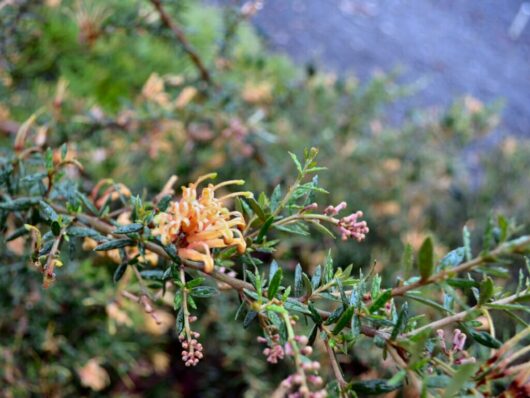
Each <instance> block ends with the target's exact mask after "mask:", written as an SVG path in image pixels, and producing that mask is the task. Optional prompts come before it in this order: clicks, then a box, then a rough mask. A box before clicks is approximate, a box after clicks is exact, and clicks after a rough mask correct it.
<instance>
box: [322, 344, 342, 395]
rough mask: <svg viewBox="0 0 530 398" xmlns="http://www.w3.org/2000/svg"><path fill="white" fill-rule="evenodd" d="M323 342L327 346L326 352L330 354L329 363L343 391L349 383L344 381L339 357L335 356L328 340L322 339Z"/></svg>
mask: <svg viewBox="0 0 530 398" xmlns="http://www.w3.org/2000/svg"><path fill="white" fill-rule="evenodd" d="M322 340H323V341H324V345H325V346H326V351H327V352H328V356H329V361H330V362H331V368H332V369H333V374H334V375H335V379H337V381H338V382H339V385H340V387H341V389H342V388H344V387H346V386H347V385H348V383H347V382H346V380H344V375H343V374H342V369H341V368H340V365H339V363H338V362H337V356H336V355H335V352H334V351H333V348H331V347H330V345H329V341H328V340H327V339H322Z"/></svg>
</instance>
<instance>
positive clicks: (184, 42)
mask: <svg viewBox="0 0 530 398" xmlns="http://www.w3.org/2000/svg"><path fill="white" fill-rule="evenodd" d="M149 1H150V2H151V4H152V5H153V6H154V7H155V8H156V11H157V12H158V15H160V20H161V21H162V23H163V24H164V26H165V27H166V28H168V29H169V30H171V31H172V32H173V34H174V35H175V36H176V38H177V40H178V42H179V43H180V45H181V46H182V49H183V50H184V52H185V53H186V54H187V55H188V57H190V59H191V62H193V64H194V65H195V66H196V67H197V69H198V70H199V74H200V75H201V79H202V80H204V81H205V82H206V83H208V84H212V83H213V81H212V78H211V76H210V72H208V69H206V67H205V66H204V63H203V62H202V60H201V58H200V57H199V54H197V52H196V51H195V50H194V49H193V48H192V47H191V45H190V43H189V41H188V39H187V38H186V34H185V33H184V30H182V28H181V27H180V26H178V25H177V24H176V23H175V21H173V20H172V19H171V17H170V16H169V14H168V13H167V12H166V10H165V9H164V6H163V5H162V2H161V1H160V0H149Z"/></svg>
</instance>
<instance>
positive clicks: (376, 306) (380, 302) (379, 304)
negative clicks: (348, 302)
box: [370, 289, 392, 314]
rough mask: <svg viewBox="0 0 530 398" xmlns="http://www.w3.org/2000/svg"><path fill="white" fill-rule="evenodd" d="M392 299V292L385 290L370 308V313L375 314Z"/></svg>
mask: <svg viewBox="0 0 530 398" xmlns="http://www.w3.org/2000/svg"><path fill="white" fill-rule="evenodd" d="M391 298H392V290H391V289H388V290H385V291H384V292H383V293H381V294H380V295H379V297H377V299H376V300H375V301H374V302H373V303H372V305H371V306H370V312H371V313H372V314H373V313H374V312H376V311H377V310H379V309H380V308H383V306H384V305H385V304H386V303H387V301H388V300H390V299H391Z"/></svg>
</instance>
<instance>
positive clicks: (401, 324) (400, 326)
mask: <svg viewBox="0 0 530 398" xmlns="http://www.w3.org/2000/svg"><path fill="white" fill-rule="evenodd" d="M408 319H409V304H408V303H407V302H404V303H403V305H402V306H401V311H399V315H398V318H397V321H396V325H395V326H394V329H392V334H391V335H390V340H395V339H396V337H398V335H399V333H401V332H402V331H403V330H404V329H405V328H406V327H407V323H408Z"/></svg>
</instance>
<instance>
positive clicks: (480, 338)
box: [461, 323, 502, 349]
mask: <svg viewBox="0 0 530 398" xmlns="http://www.w3.org/2000/svg"><path fill="white" fill-rule="evenodd" d="M461 326H462V328H463V329H464V332H465V333H466V334H467V335H468V336H470V337H472V338H473V340H475V341H476V342H477V343H479V344H481V345H483V346H485V347H489V348H496V349H497V348H500V347H501V346H502V342H501V341H499V340H497V339H496V338H495V337H493V336H492V335H491V334H489V333H486V332H479V331H476V330H475V329H473V328H471V327H468V326H467V325H466V324H465V323H461Z"/></svg>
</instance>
